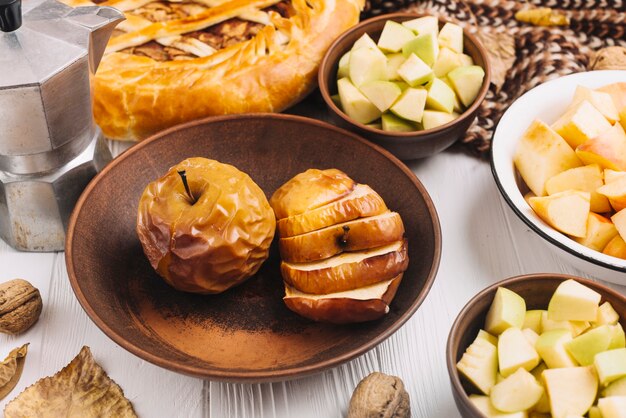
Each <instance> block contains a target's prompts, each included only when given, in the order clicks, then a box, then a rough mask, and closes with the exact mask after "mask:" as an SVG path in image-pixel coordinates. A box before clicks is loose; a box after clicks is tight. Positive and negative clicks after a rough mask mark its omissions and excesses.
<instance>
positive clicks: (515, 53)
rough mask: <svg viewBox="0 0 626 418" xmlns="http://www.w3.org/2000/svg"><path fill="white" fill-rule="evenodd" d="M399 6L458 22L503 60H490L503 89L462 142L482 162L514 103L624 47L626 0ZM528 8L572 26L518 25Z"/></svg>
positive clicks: (480, 0)
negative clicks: (601, 53) (603, 52)
mask: <svg viewBox="0 0 626 418" xmlns="http://www.w3.org/2000/svg"><path fill="white" fill-rule="evenodd" d="M393 3H394V2H389V1H387V2H384V4H385V5H386V9H385V11H392V10H391V9H392V4H393ZM397 4H398V6H400V7H399V8H398V9H397V10H398V11H416V12H424V13H428V14H433V15H437V16H443V17H446V18H448V19H450V20H453V21H456V22H457V23H459V24H460V25H462V26H464V27H465V28H467V29H468V30H470V31H471V32H473V33H475V34H477V35H478V36H480V37H481V39H482V40H483V43H484V44H485V45H486V46H487V47H488V49H490V50H491V51H496V55H498V56H499V57H504V59H495V60H492V66H493V64H495V66H496V67H497V66H499V67H500V68H502V69H503V71H502V70H500V71H498V70H496V73H499V74H500V75H501V77H500V80H499V83H498V84H501V86H496V85H494V84H492V85H491V87H490V90H489V92H488V94H487V98H486V100H485V101H484V102H483V104H482V106H481V108H480V110H479V112H478V117H477V119H476V121H475V122H474V124H473V125H472V126H471V127H470V129H469V130H468V132H467V135H466V136H465V138H463V139H462V143H463V146H464V147H466V148H467V149H468V150H469V151H470V152H471V153H473V154H475V155H477V156H480V157H483V158H486V157H487V156H488V154H489V149H490V145H491V136H492V135H493V130H494V128H495V126H496V124H497V123H498V120H500V117H501V116H502V114H503V113H504V111H505V110H506V109H507V108H508V107H509V106H510V104H511V103H512V102H513V101H514V100H515V99H516V98H518V97H519V96H521V95H522V94H523V93H524V92H526V91H528V90H529V89H531V88H533V87H535V86H537V85H538V84H541V83H543V82H544V81H547V80H550V79H553V78H557V77H560V76H563V75H567V74H571V73H576V72H580V71H587V70H588V69H589V68H590V64H591V62H592V60H593V57H594V53H595V51H597V50H599V49H601V48H603V47H606V46H613V45H618V46H624V47H626V0H533V1H528V2H524V1H516V0H456V1H455V0H452V1H446V0H428V1H418V2H416V3H414V4H412V5H409V6H408V7H407V6H406V2H402V1H400V2H397ZM529 7H550V8H552V9H553V10H554V11H556V12H559V13H562V14H563V15H565V16H566V17H568V18H569V20H570V24H569V25H568V26H551V27H540V26H533V25H531V24H528V23H521V22H518V21H517V20H515V18H514V15H515V13H516V12H517V11H519V10H522V9H527V8H529ZM374 13H375V11H374ZM507 55H510V57H509V59H506V57H507ZM625 74H626V73H625ZM496 76H497V74H496ZM625 78H626V76H625ZM496 81H497V80H496Z"/></svg>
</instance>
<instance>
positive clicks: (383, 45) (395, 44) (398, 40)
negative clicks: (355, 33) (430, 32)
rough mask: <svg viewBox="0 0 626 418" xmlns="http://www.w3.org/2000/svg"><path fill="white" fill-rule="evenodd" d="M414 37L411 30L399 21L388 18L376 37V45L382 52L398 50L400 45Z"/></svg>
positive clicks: (400, 47)
mask: <svg viewBox="0 0 626 418" xmlns="http://www.w3.org/2000/svg"><path fill="white" fill-rule="evenodd" d="M413 38H415V34H414V33H413V31H412V30H411V29H409V28H407V27H406V26H403V25H401V24H400V23H397V22H394V21H392V20H388V21H386V22H385V26H384V27H383V31H382V33H381V34H380V38H378V47H379V48H380V49H381V50H382V51H384V52H398V51H400V50H401V49H402V45H404V44H405V43H407V42H409V41H410V40H412V39H413Z"/></svg>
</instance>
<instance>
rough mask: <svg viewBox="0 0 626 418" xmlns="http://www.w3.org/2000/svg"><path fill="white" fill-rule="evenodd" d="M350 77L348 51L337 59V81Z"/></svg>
mask: <svg viewBox="0 0 626 418" xmlns="http://www.w3.org/2000/svg"><path fill="white" fill-rule="evenodd" d="M348 76H350V51H348V52H346V53H345V54H343V55H342V56H341V58H339V64H338V68H337V80H339V79H340V78H344V77H348Z"/></svg>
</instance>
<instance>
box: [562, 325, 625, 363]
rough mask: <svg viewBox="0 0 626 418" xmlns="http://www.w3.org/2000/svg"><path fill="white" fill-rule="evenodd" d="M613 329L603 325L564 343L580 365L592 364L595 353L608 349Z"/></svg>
mask: <svg viewBox="0 0 626 418" xmlns="http://www.w3.org/2000/svg"><path fill="white" fill-rule="evenodd" d="M612 337H613V330H612V329H611V328H610V327H609V326H608V325H603V326H600V327H597V328H594V329H592V330H590V331H587V332H585V333H584V334H582V335H579V336H578V337H576V338H574V339H573V340H571V341H568V342H567V343H566V344H565V348H566V349H567V351H568V352H569V353H570V354H571V355H572V357H574V358H575V359H576V361H577V362H578V364H580V365H581V366H589V365H592V364H593V359H594V357H595V356H596V354H598V353H601V352H603V351H606V350H608V348H609V345H610V343H611V338H612Z"/></svg>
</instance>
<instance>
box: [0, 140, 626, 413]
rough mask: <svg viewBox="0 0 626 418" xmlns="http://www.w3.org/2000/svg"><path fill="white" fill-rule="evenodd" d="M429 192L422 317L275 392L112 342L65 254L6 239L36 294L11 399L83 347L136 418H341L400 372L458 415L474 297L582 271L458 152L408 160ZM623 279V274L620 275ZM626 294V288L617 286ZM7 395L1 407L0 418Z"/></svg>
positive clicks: (14, 267)
mask: <svg viewBox="0 0 626 418" xmlns="http://www.w3.org/2000/svg"><path fill="white" fill-rule="evenodd" d="M410 168H411V169H412V170H413V171H414V172H415V174H416V175H417V177H418V178H419V179H420V180H421V181H422V182H423V183H424V185H425V186H426V189H427V190H428V191H429V193H430V195H431V197H432V199H433V201H434V203H435V206H436V208H437V211H438V213H439V217H440V221H441V229H442V234H443V239H442V241H443V254H442V258H441V267H440V268H439V273H438V275H437V278H436V280H435V284H434V285H433V287H432V289H431V291H430V293H429V294H428V297H427V298H426V300H425V301H424V303H423V304H422V306H421V307H420V309H419V310H418V311H417V313H416V314H415V315H414V316H413V317H412V318H411V319H410V320H409V321H408V322H407V323H406V324H405V325H404V326H403V327H402V328H401V329H400V330H399V331H398V332H396V333H395V334H394V335H393V336H392V337H391V338H389V339H388V340H387V341H385V342H383V343H382V344H381V345H379V346H378V347H376V348H375V349H373V350H371V351H370V352H368V353H366V354H364V355H363V356H361V357H359V358H357V359H355V360H354V361H352V362H350V363H347V364H344V365H343V366H341V367H338V368H336V369H333V370H329V371H327V372H325V373H322V374H319V375H315V376H312V377H308V378H303V379H298V380H292V381H286V382H280V383H273V384H226V383H216V382H210V381H205V380H202V379H197V378H192V377H187V376H182V375H179V374H176V373H174V372H170V371H167V370H165V369H161V368H159V367H157V366H154V365H152V364H151V363H148V362H146V361H143V360H141V359H139V358H138V357H136V356H134V355H133V354H130V353H129V352H127V351H125V350H124V349H122V348H121V347H119V346H117V345H116V344H115V343H114V342H113V341H111V340H110V339H109V338H108V337H107V336H106V335H104V333H102V332H101V331H100V330H99V329H98V328H97V327H96V326H95V325H94V324H93V323H92V322H91V320H90V319H89V318H88V317H87V315H86V314H85V312H83V310H82V308H81V307H80V306H79V304H78V301H77V300H76V298H75V297H74V293H73V292H72V289H71V287H70V284H69V280H68V277H67V272H66V269H65V260H64V256H63V253H42V254H32V253H19V252H16V251H15V250H13V249H11V248H10V247H9V246H8V245H6V244H4V243H3V242H2V241H0V281H6V280H9V279H12V278H17V277H20V278H24V279H27V280H29V281H30V282H32V283H33V284H34V285H35V286H36V287H38V288H39V289H40V291H41V294H42V297H43V300H44V309H43V313H42V315H41V318H40V319H39V322H38V323H37V324H36V325H35V326H34V327H33V328H32V329H30V330H29V331H27V332H26V333H24V334H22V335H19V336H16V337H15V336H6V335H3V334H0V357H2V358H4V356H5V355H6V354H7V353H8V352H9V351H10V350H11V349H12V348H14V347H16V346H18V345H21V344H23V343H26V342H30V347H29V352H28V358H27V361H26V365H25V368H24V373H23V376H22V378H21V380H20V382H19V384H18V386H17V388H16V389H14V390H13V392H12V393H11V394H10V395H9V396H8V397H7V398H8V399H12V398H13V397H14V396H16V395H17V394H18V393H19V392H20V391H22V390H23V389H24V388H25V387H26V386H28V385H31V384H32V383H34V382H35V381H36V380H37V379H39V378H41V377H44V376H48V375H51V374H53V373H55V372H56V371H58V370H59V369H61V368H62V367H63V366H65V365H66V364H67V363H68V362H69V361H70V360H71V359H72V358H74V356H75V355H76V354H78V352H79V351H80V348H81V347H82V346H83V345H88V346H89V347H91V350H92V352H93V354H94V356H95V358H96V360H97V361H98V362H99V363H100V364H101V365H102V366H103V367H104V369H105V370H106V371H107V372H108V374H109V376H110V377H111V378H113V379H114V380H115V381H116V382H117V383H118V384H119V385H120V386H121V387H122V389H123V390H124V393H125V394H126V396H127V397H128V398H129V399H130V400H131V401H132V403H133V405H134V407H135V410H136V412H137V414H138V415H139V416H140V417H168V418H169V417H184V418H195V417H203V418H208V417H210V418H216V417H246V418H253V417H259V418H260V417H265V418H270V417H272V418H273V417H294V418H307V417H315V418H326V417H342V416H345V413H346V410H347V406H348V401H349V399H350V395H351V394H352V391H353V389H354V387H355V386H356V384H357V383H358V382H359V380H361V379H362V378H363V377H364V376H366V375H367V374H369V373H370V372H372V371H382V372H384V373H389V374H394V375H397V376H400V377H401V378H402V379H403V380H404V383H405V385H406V387H407V390H408V392H409V394H410V397H411V410H412V412H413V416H414V417H425V418H439V417H441V418H454V417H458V416H460V415H459V413H458V411H457V409H456V407H455V405H454V402H453V400H452V392H451V389H450V384H449V381H448V375H447V370H446V363H445V345H446V339H447V337H448V331H449V329H450V326H451V324H452V322H453V321H454V319H455V317H456V315H457V313H458V312H459V311H460V310H461V308H462V307H463V305H464V304H465V303H466V302H467V301H468V300H469V299H470V298H471V297H472V296H473V295H474V294H476V293H477V292H478V291H479V290H481V289H483V288H484V287H486V286H487V285H489V284H491V283H494V282H495V281H498V280H500V279H504V278H506V277H510V276H514V275H518V274H524V273H535V272H557V273H570V274H576V275H583V274H582V273H581V272H579V271H577V270H575V269H574V268H573V267H571V266H568V265H564V264H563V263H562V262H561V261H560V260H559V259H558V258H557V257H556V256H554V255H553V254H552V252H551V251H549V250H548V249H547V247H546V245H545V244H544V242H543V240H542V239H541V238H539V237H538V236H537V235H535V234H534V233H533V232H531V231H530V230H529V229H528V228H527V227H526V226H525V225H524V224H523V223H522V222H521V221H520V220H518V219H517V218H516V217H515V215H514V214H513V213H512V212H511V211H510V210H509V208H508V206H506V204H505V203H504V201H503V200H501V198H500V195H499V192H498V190H497V188H496V185H495V183H494V181H493V178H492V175H491V171H490V167H489V164H488V163H486V162H484V161H479V160H477V159H476V158H473V157H470V156H467V155H465V154H463V153H459V152H455V151H447V152H444V153H442V154H440V155H438V156H435V157H433V158H430V159H427V160H424V161H420V162H415V163H412V164H410ZM625 283H626V277H625ZM613 287H614V288H618V289H619V290H620V291H621V292H623V293H625V294H626V287H621V288H620V287H619V286H613ZM6 402H7V399H5V400H3V401H0V411H1V410H2V409H3V408H4V405H5V404H6Z"/></svg>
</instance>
